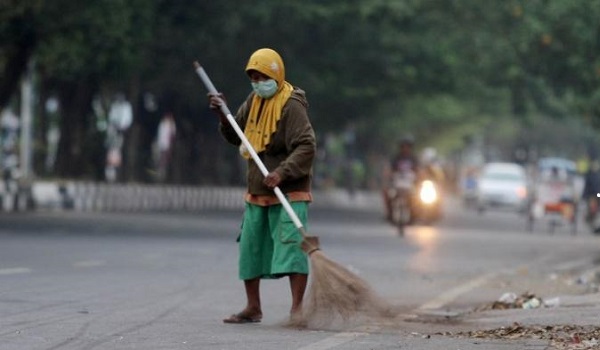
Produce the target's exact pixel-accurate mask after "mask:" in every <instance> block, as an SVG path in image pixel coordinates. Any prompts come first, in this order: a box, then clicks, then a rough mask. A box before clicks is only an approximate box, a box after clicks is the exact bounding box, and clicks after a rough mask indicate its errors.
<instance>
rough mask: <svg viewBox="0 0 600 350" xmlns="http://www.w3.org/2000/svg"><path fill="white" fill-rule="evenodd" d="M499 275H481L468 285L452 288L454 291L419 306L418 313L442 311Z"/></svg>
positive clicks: (493, 273)
mask: <svg viewBox="0 0 600 350" xmlns="http://www.w3.org/2000/svg"><path fill="white" fill-rule="evenodd" d="M497 275H498V273H496V272H492V273H487V274H485V275H481V276H479V277H477V278H474V279H472V280H470V281H468V282H467V283H464V284H461V285H459V286H457V287H455V288H452V289H450V290H448V291H446V292H444V293H442V294H440V295H438V296H437V297H435V298H433V299H432V300H430V301H428V302H426V303H425V304H423V305H421V306H419V307H418V308H417V311H419V310H435V309H440V308H442V307H443V306H444V305H447V304H449V303H451V302H452V301H454V300H456V299H457V298H458V297H460V296H461V295H463V294H465V293H468V292H470V291H472V290H473V289H475V288H477V287H480V286H482V285H483V284H485V283H487V282H488V281H489V280H491V279H492V278H494V277H496V276H497Z"/></svg>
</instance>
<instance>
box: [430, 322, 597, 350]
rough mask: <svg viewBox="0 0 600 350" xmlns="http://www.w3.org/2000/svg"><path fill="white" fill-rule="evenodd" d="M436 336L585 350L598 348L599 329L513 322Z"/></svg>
mask: <svg viewBox="0 0 600 350" xmlns="http://www.w3.org/2000/svg"><path fill="white" fill-rule="evenodd" d="M436 335H442V336H446V337H453V338H478V339H511V340H516V339H539V340H548V341H549V342H550V344H549V345H550V346H551V348H552V349H559V350H563V349H573V350H575V349H576V350H587V349H598V348H599V347H600V327H598V326H573V325H552V326H524V325H521V324H519V323H517V322H515V323H513V324H512V325H511V326H510V327H500V328H497V329H490V330H477V331H468V332H457V333H452V332H443V333H437V334H436Z"/></svg>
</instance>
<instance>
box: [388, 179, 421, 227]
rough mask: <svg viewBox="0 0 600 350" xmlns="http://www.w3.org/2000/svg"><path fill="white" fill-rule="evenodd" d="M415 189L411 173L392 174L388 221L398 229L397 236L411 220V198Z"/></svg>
mask: <svg viewBox="0 0 600 350" xmlns="http://www.w3.org/2000/svg"><path fill="white" fill-rule="evenodd" d="M414 187H415V174H414V173H413V172H398V173H396V174H394V176H393V180H392V186H391V187H390V188H389V189H388V197H389V198H390V214H391V215H390V219H391V222H392V224H393V225H394V226H396V227H397V228H398V234H400V235H403V234H404V227H405V226H407V225H408V224H409V223H410V222H411V221H412V220H413V219H414V213H413V212H412V198H413V193H414Z"/></svg>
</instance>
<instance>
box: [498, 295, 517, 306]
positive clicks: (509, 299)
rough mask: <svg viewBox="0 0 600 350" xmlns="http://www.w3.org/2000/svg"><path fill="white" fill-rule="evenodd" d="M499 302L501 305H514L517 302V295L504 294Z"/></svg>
mask: <svg viewBox="0 0 600 350" xmlns="http://www.w3.org/2000/svg"><path fill="white" fill-rule="evenodd" d="M498 301H499V302H501V303H508V304H512V303H514V302H515V301H517V295H516V294H515V293H504V294H502V296H501V297H500V298H499V299H498Z"/></svg>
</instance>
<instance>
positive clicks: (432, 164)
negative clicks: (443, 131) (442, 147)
mask: <svg viewBox="0 0 600 350" xmlns="http://www.w3.org/2000/svg"><path fill="white" fill-rule="evenodd" d="M420 168H421V169H420V173H419V178H420V179H422V180H426V179H429V180H431V181H433V182H434V183H436V184H438V185H439V186H443V183H444V179H445V175H444V170H443V169H442V166H441V165H440V163H439V160H438V156H437V151H436V150H435V148H432V147H427V148H425V149H424V150H423V152H422V153H421V163H420Z"/></svg>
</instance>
